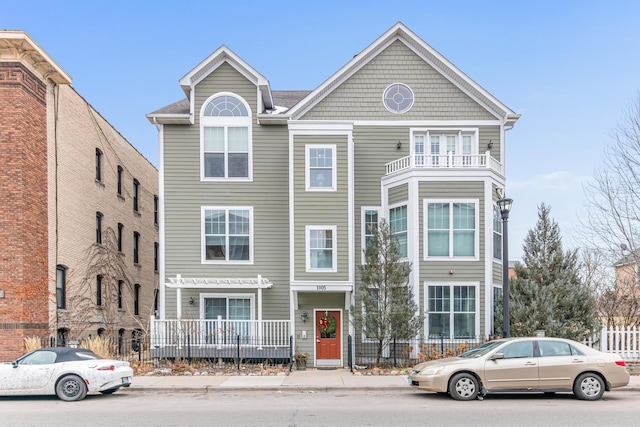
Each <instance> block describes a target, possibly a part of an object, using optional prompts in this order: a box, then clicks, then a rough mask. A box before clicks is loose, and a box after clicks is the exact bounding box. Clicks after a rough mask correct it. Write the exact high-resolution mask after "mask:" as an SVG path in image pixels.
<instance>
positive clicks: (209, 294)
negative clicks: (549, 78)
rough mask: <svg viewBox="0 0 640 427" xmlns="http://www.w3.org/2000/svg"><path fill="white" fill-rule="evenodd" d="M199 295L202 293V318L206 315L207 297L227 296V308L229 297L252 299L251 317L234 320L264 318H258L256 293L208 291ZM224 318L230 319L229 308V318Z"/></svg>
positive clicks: (200, 302)
mask: <svg viewBox="0 0 640 427" xmlns="http://www.w3.org/2000/svg"><path fill="white" fill-rule="evenodd" d="M199 295H200V300H199V304H200V319H205V317H204V315H205V306H204V300H205V298H226V299H227V308H229V298H235V299H248V300H249V301H250V306H251V315H250V316H251V318H250V319H233V320H262V319H258V318H256V301H255V294H249V293H244V294H239V293H224V292H216V293H213V292H207V293H200V294H199ZM206 320H215V319H206ZM222 320H230V319H229V311H228V310H227V318H226V319H222ZM233 320H231V321H233Z"/></svg>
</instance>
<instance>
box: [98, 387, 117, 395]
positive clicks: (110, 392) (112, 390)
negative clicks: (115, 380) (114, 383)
mask: <svg viewBox="0 0 640 427" xmlns="http://www.w3.org/2000/svg"><path fill="white" fill-rule="evenodd" d="M118 388H120V387H118ZM118 388H112V389H109V390H102V391H101V392H100V393H102V394H113V393H115V392H116V391H118Z"/></svg>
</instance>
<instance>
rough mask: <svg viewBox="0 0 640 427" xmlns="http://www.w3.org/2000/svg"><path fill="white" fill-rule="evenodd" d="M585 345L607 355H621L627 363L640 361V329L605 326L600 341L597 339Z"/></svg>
mask: <svg viewBox="0 0 640 427" xmlns="http://www.w3.org/2000/svg"><path fill="white" fill-rule="evenodd" d="M594 338H595V337H594ZM585 344H587V345H590V346H591V347H594V348H599V350H600V351H603V352H605V353H616V354H619V355H620V356H621V357H622V358H623V359H624V360H625V361H626V362H638V361H640V329H638V328H637V327H635V326H634V327H629V328H623V327H620V326H616V327H606V326H604V327H603V328H602V330H601V332H600V339H599V340H597V338H596V339H594V340H592V341H590V342H586V343H585Z"/></svg>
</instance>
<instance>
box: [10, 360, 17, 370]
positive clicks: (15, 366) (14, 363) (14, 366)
mask: <svg viewBox="0 0 640 427" xmlns="http://www.w3.org/2000/svg"><path fill="white" fill-rule="evenodd" d="M11 365H12V366H13V368H14V369H15V368H17V367H18V361H17V360H14V361H13V362H11Z"/></svg>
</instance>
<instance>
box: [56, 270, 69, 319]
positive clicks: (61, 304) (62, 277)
mask: <svg viewBox="0 0 640 427" xmlns="http://www.w3.org/2000/svg"><path fill="white" fill-rule="evenodd" d="M66 288H67V269H66V268H64V267H63V266H62V265H58V266H57V267H56V307H57V308H60V309H64V308H66V295H65V294H66Z"/></svg>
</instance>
